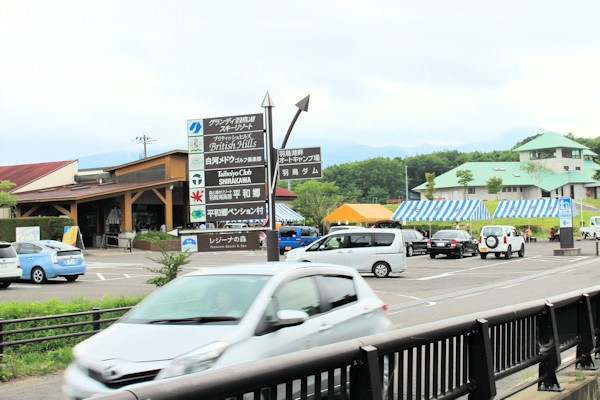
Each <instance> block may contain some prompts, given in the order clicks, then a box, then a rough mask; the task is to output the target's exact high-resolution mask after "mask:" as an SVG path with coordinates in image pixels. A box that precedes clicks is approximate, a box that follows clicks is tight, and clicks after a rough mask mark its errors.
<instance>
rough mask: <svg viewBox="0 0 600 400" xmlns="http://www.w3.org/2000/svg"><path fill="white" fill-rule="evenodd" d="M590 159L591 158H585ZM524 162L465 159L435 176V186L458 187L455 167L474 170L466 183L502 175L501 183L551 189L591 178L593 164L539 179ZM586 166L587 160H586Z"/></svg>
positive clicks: (480, 182) (484, 181) (480, 183)
mask: <svg viewBox="0 0 600 400" xmlns="http://www.w3.org/2000/svg"><path fill="white" fill-rule="evenodd" d="M587 162H592V161H587ZM526 164H528V163H527V162H514V161H504V162H468V163H464V164H462V165H460V166H458V167H456V168H454V169H451V170H450V171H448V172H446V173H443V174H442V175H440V176H436V177H435V188H436V189H443V188H453V187H461V186H462V185H461V184H459V183H458V178H457V177H456V171H459V170H470V171H471V172H472V173H473V180H472V181H471V182H469V185H468V186H469V187H475V186H486V185H487V181H488V180H489V179H490V178H494V177H495V178H501V179H502V185H503V186H537V187H539V188H541V189H543V190H546V191H550V190H554V189H556V188H559V187H561V186H564V185H566V184H568V183H569V182H571V183H589V182H594V181H595V180H594V179H592V177H591V175H593V173H594V171H593V170H592V168H586V171H585V172H584V171H577V170H573V171H565V172H562V173H556V172H548V173H546V174H545V175H542V176H541V177H540V179H539V180H538V179H537V178H535V177H533V176H531V175H529V174H528V173H527V172H526V171H525V170H524V169H523V167H524V166H525V165H526ZM586 166H587V164H586ZM425 189H427V183H423V184H421V185H419V186H417V187H415V188H414V189H413V190H417V191H418V190H425Z"/></svg>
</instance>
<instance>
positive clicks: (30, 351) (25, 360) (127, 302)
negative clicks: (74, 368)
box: [0, 297, 142, 380]
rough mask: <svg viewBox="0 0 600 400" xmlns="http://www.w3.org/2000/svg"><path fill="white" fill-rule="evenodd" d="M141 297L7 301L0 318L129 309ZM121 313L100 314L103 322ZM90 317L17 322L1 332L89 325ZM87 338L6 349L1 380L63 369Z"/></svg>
mask: <svg viewBox="0 0 600 400" xmlns="http://www.w3.org/2000/svg"><path fill="white" fill-rule="evenodd" d="M140 300H142V297H133V298H126V297H114V298H109V297H105V298H104V299H102V300H89V299H84V298H77V299H73V300H71V301H68V302H61V301H59V300H57V299H56V298H52V299H50V300H48V301H46V302H32V303H24V302H17V301H7V302H2V303H0V315H2V318H3V319H4V320H5V321H9V320H16V319H23V318H33V317H41V316H48V315H61V314H69V313H77V312H84V311H91V310H92V309H94V308H100V309H104V310H106V309H112V308H120V307H131V306H134V305H135V304H137V303H139V302H140ZM123 313H124V311H114V312H110V313H104V314H102V319H108V318H117V317H120V316H121V315H123ZM90 320H91V316H89V315H87V316H86V315H81V316H74V317H65V318H59V319H52V320H46V319H42V320H35V321H31V322H17V323H10V324H5V325H4V330H5V331H9V330H19V329H30V328H40V327H44V326H51V325H59V324H67V323H75V322H89V321H90ZM110 324H111V322H105V323H103V324H102V328H106V327H107V326H109V325H110ZM91 330H92V326H91V325H89V326H87V325H81V326H75V327H64V328H53V329H48V330H45V331H32V332H26V333H18V334H11V335H5V336H4V338H3V340H4V341H7V342H12V341H16V340H25V339H33V338H42V337H48V336H57V335H64V334H69V333H74V332H82V331H91ZM87 337H88V336H85V335H84V336H77V337H70V338H62V339H52V340H45V341H41V342H36V343H27V344H22V345H18V346H16V347H14V346H10V347H5V349H4V356H3V358H2V363H0V380H8V379H12V378H15V377H20V376H27V375H41V374H45V373H49V372H53V371H56V370H60V369H63V368H65V367H66V366H67V365H68V363H69V362H70V361H71V349H72V348H73V346H74V345H76V344H77V343H79V342H81V341H82V340H84V339H86V338H87Z"/></svg>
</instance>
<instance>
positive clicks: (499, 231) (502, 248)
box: [479, 225, 525, 260]
mask: <svg viewBox="0 0 600 400" xmlns="http://www.w3.org/2000/svg"><path fill="white" fill-rule="evenodd" d="M490 253H493V254H494V256H495V257H496V258H500V256H501V255H504V257H505V258H511V257H512V254H513V253H517V254H518V255H519V257H523V256H525V240H524V239H523V236H521V235H520V234H519V231H517V229H516V228H515V227H514V226H510V225H487V226H484V227H483V228H482V229H481V234H480V235H479V254H480V256H481V258H482V259H483V260H485V259H486V258H487V256H488V254H490Z"/></svg>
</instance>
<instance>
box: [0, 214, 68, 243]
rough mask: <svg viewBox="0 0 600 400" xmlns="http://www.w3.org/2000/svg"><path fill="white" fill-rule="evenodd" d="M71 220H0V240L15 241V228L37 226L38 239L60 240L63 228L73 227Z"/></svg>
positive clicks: (42, 218)
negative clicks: (38, 230) (38, 228)
mask: <svg viewBox="0 0 600 400" xmlns="http://www.w3.org/2000/svg"><path fill="white" fill-rule="evenodd" d="M73 225H75V222H74V221H73V220H72V219H71V218H62V217H24V218H4V219H0V240H5V241H7V242H14V241H15V233H16V228H17V227H21V226H39V227H40V238H41V239H51V240H59V241H60V240H62V237H63V232H64V228H65V226H73Z"/></svg>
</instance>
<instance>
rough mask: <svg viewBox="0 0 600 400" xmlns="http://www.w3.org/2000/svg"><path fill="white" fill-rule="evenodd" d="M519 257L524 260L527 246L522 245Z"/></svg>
mask: <svg viewBox="0 0 600 400" xmlns="http://www.w3.org/2000/svg"><path fill="white" fill-rule="evenodd" d="M518 254H519V257H521V258H523V257H524V256H525V245H524V244H522V245H521V249H520V250H519V253H518Z"/></svg>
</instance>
